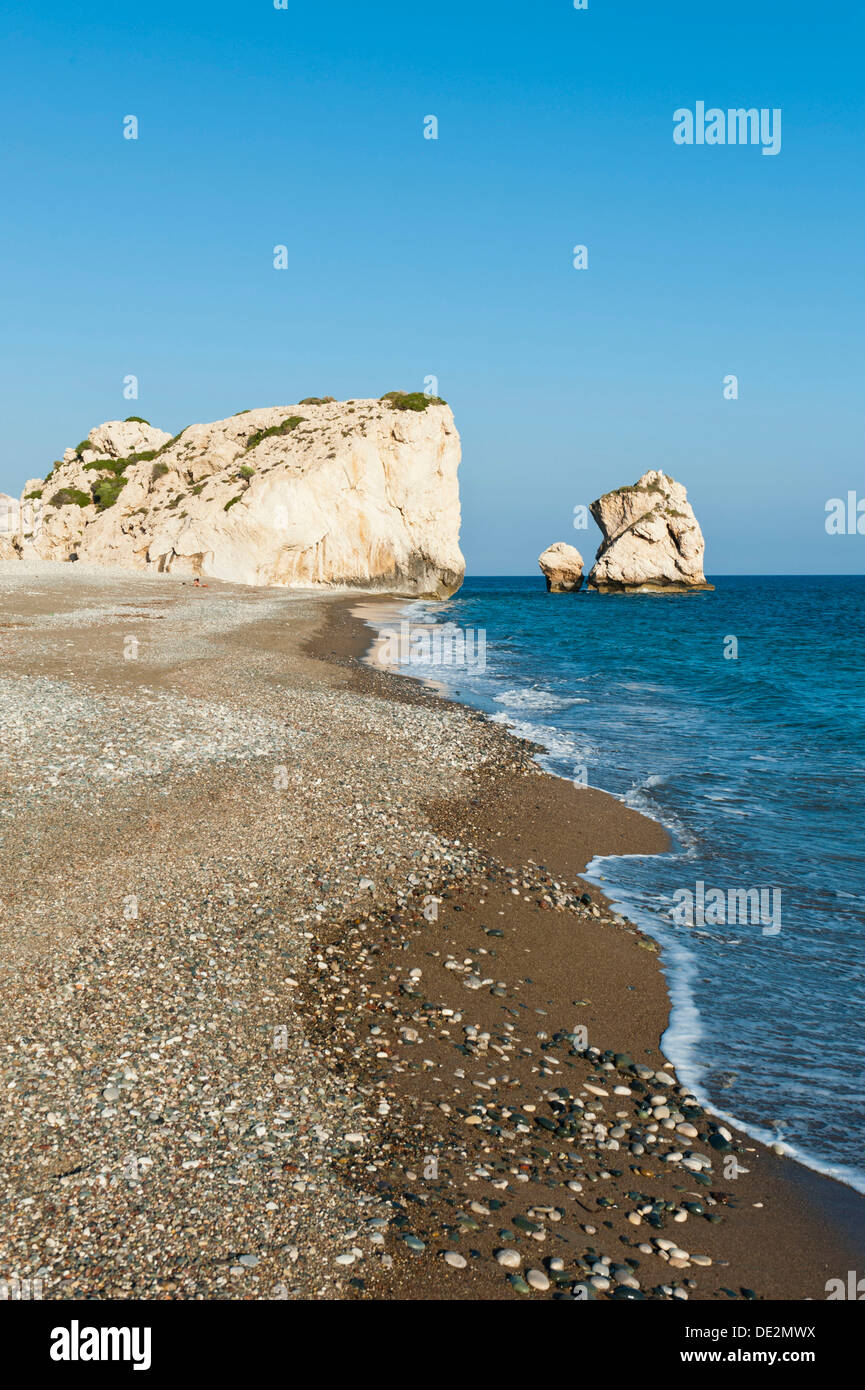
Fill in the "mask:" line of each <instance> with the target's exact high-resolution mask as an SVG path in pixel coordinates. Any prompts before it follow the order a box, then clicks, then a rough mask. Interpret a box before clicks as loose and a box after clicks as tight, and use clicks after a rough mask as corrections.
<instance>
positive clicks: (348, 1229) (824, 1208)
mask: <svg viewBox="0 0 865 1390" xmlns="http://www.w3.org/2000/svg"><path fill="white" fill-rule="evenodd" d="M0 594H2V597H3V606H4V626H3V632H2V641H0V684H2V687H3V697H4V698H3V702H2V704H0V736H2V739H3V741H4V746H5V747H6V749H7V750H8V751H7V756H6V760H5V762H4V777H3V779H0V839H2V840H3V842H4V843H3V863H2V869H0V902H2V903H3V912H2V913H0V962H2V964H0V977H2V989H3V1000H4V1010H3V1013H2V1017H0V1094H2V1095H3V1097H4V1101H3V1105H2V1107H0V1110H2V1123H3V1126H4V1132H5V1137H6V1164H5V1168H4V1174H3V1178H2V1183H0V1189H2V1196H3V1198H4V1201H3V1207H2V1216H0V1277H2V1278H5V1279H8V1278H10V1277H12V1278H20V1279H33V1278H38V1279H39V1280H40V1281H44V1284H45V1292H44V1294H43V1297H45V1298H47V1299H61V1300H63V1299H81V1298H85V1299H121V1300H122V1299H131V1300H150V1299H171V1300H184V1299H194V1300H225V1301H230V1300H270V1299H282V1298H289V1299H293V1300H304V1299H330V1300H345V1299H355V1298H358V1299H379V1300H401V1299H406V1300H415V1299H424V1300H450V1299H460V1300H469V1301H471V1300H480V1301H483V1300H488V1299H490V1300H498V1299H505V1298H517V1299H519V1298H526V1297H529V1296H531V1297H534V1298H538V1297H542V1298H546V1297H553V1298H574V1297H578V1298H579V1297H583V1296H588V1297H594V1296H600V1297H601V1298H608V1297H612V1298H614V1299H615V1300H619V1299H622V1298H630V1297H647V1298H651V1299H676V1300H678V1299H682V1298H691V1299H713V1298H720V1299H723V1300H727V1299H731V1298H732V1299H740V1298H750V1297H751V1296H754V1297H757V1298H788V1299H801V1298H807V1297H810V1298H823V1297H825V1285H826V1281H827V1280H828V1279H829V1278H841V1279H844V1278H845V1277H846V1274H847V1271H848V1270H850V1269H856V1268H857V1267H859V1265H861V1263H862V1259H863V1251H865V1238H863V1237H862V1217H863V1211H865V1202H863V1200H862V1199H861V1198H860V1197H859V1196H858V1194H856V1193H855V1192H853V1191H852V1189H849V1188H847V1187H844V1186H843V1185H841V1184H839V1183H837V1182H834V1181H833V1180H831V1179H826V1178H820V1177H818V1176H817V1175H815V1174H813V1173H811V1171H810V1170H808V1169H804V1168H801V1167H800V1165H798V1164H796V1163H794V1162H793V1161H792V1160H789V1159H778V1158H776V1157H775V1156H774V1155H773V1154H771V1153H770V1152H769V1151H767V1150H765V1149H764V1148H763V1147H762V1146H761V1145H759V1144H757V1143H755V1142H753V1141H751V1140H749V1139H748V1138H747V1136H743V1135H740V1134H733V1137H732V1144H733V1147H734V1150H735V1155H736V1158H737V1161H738V1162H739V1163H741V1164H742V1166H743V1167H744V1168H746V1169H748V1170H749V1171H748V1172H747V1173H743V1174H742V1175H741V1176H738V1177H737V1178H736V1179H735V1180H732V1179H731V1180H727V1179H725V1177H724V1175H723V1172H722V1169H723V1164H724V1161H725V1159H726V1158H727V1157H728V1155H727V1154H726V1153H720V1152H716V1151H715V1150H714V1149H713V1148H712V1147H711V1145H710V1144H709V1143H708V1137H709V1136H710V1135H711V1134H713V1133H715V1132H716V1130H715V1126H714V1121H713V1118H712V1117H711V1116H710V1115H708V1114H704V1113H703V1112H702V1111H701V1110H700V1108H699V1107H696V1108H695V1107H692V1106H691V1105H690V1103H689V1102H688V1100H687V1096H686V1094H685V1093H684V1092H683V1091H682V1089H681V1088H679V1087H677V1082H676V1078H675V1077H674V1075H673V1073H672V1068H671V1067H670V1066H669V1064H668V1063H667V1061H666V1059H665V1058H664V1057H663V1055H662V1053H661V1051H660V1040H661V1036H662V1034H663V1032H664V1028H665V1027H666V1022H667V1019H668V1016H669V996H668V993H667V988H666V984H665V981H664V977H663V974H662V971H661V969H660V968H659V961H658V948H657V946H656V944H655V943H654V942H653V941H651V940H650V938H649V937H648V936H646V935H645V934H644V933H642V932H641V931H640V930H639V929H638V928H637V927H635V926H634V925H633V924H631V923H629V922H627V921H626V920H624V919H623V918H621V917H620V915H619V914H617V913H615V912H613V911H612V910H611V909H610V908H609V906H608V904H607V902H606V899H605V898H604V897H603V895H602V894H600V893H599V891H598V889H597V888H596V887H595V886H593V885H591V884H587V883H586V881H585V880H584V878H583V877H582V870H583V868H584V867H585V864H586V863H587V861H588V860H589V859H591V858H592V857H593V856H595V855H597V854H599V853H607V854H615V853H623V852H633V851H635V850H636V851H637V852H641V853H649V852H652V851H657V850H659V849H662V848H663V847H664V845H665V844H666V834H665V832H663V831H662V829H661V827H659V826H658V824H657V823H656V822H654V821H650V820H647V819H646V818H645V817H643V816H641V815H640V814H639V813H637V812H636V811H632V810H630V809H629V808H627V807H624V806H622V804H621V803H620V802H618V801H616V800H615V798H613V797H611V796H609V795H608V794H607V793H605V792H601V791H595V790H594V789H591V788H582V789H579V790H578V789H576V788H575V787H573V786H572V785H571V784H570V783H565V782H563V781H562V780H561V779H558V778H554V777H552V776H551V775H549V774H547V773H545V772H543V771H542V770H541V769H540V768H539V767H538V765H537V762H536V761H535V753H536V751H537V750H536V748H535V746H534V745H530V744H528V743H525V742H524V741H522V740H520V739H518V738H516V737H515V736H514V735H512V734H511V733H509V732H508V731H506V730H505V729H504V728H503V727H501V726H500V725H494V724H492V723H491V722H490V721H489V720H487V719H486V718H485V717H484V716H483V715H482V714H480V713H478V712H476V711H474V710H471V709H470V708H469V707H467V706H465V705H461V704H459V703H458V702H457V701H452V700H451V699H449V698H448V699H442V698H441V697H440V696H438V695H436V694H435V693H434V692H432V691H430V690H429V689H427V688H425V687H423V686H422V685H421V684H420V682H418V681H417V680H415V679H414V678H412V677H403V676H400V675H393V674H391V673H389V672H386V671H384V670H379V669H376V668H375V667H370V666H368V665H366V664H365V663H364V662H363V660H362V657H363V654H364V652H365V651H366V649H367V648H368V646H369V644H370V634H369V630H368V629H367V627H366V626H365V624H364V623H363V622H362V621H361V620H360V619H359V618H358V617H356V616H355V615H353V613H352V609H353V608H354V607H356V606H357V605H358V604H359V603H362V602H363V601H364V596H363V595H357V594H355V595H351V596H348V595H332V594H326V593H325V594H323V593H319V592H307V593H302V594H301V593H296V592H295V593H291V594H285V593H280V592H274V591H272V590H260V589H259V590H256V589H244V588H241V587H239V586H232V585H221V584H217V583H214V584H212V585H209V586H208V587H207V588H202V589H198V590H197V589H194V588H192V587H191V586H190V585H189V584H186V583H184V582H183V581H179V580H177V579H172V578H170V577H165V578H162V577H158V576H157V577H151V578H149V579H148V581H147V582H146V584H141V582H140V581H139V579H138V577H137V576H129V575H127V576H123V575H117V574H110V575H109V574H105V575H94V574H92V573H86V572H82V571H78V570H77V567H74V566H73V567H62V566H58V567H57V568H56V569H53V570H51V571H40V572H39V573H38V574H28V573H26V572H22V571H18V572H16V573H15V574H4V573H3V572H2V571H0ZM376 602H381V600H380V599H378V597H377V598H376ZM133 635H134V636H135V637H136V645H135V654H134V659H129V657H128V655H127V653H128V649H129V645H130V640H131V637H132V636H133ZM13 818H14V826H15V829H14V834H13V833H12V825H13ZM586 898H588V901H586V900H585V899H586ZM582 1029H585V1030H586V1032H587V1039H586V1040H585V1041H587V1045H588V1048H589V1049H592V1048H597V1049H598V1052H597V1053H594V1054H593V1053H592V1052H591V1051H589V1052H585V1050H583V1049H584V1040H583V1039H582V1034H581V1030H582ZM604 1053H607V1058H608V1059H607V1060H605V1058H604V1056H603V1055H601V1054H604ZM626 1054H627V1055H626ZM659 1078H660V1079H659ZM656 1092H662V1094H659V1095H658V1100H657V1103H656V1104H655V1106H654V1109H653V1113H654V1114H655V1116H656V1117H655V1119H652V1117H651V1116H650V1115H645V1116H643V1117H642V1118H641V1115H640V1112H641V1110H644V1109H648V1108H649V1106H648V1103H649V1100H650V1098H651V1097H652V1096H653V1094H655V1093H656ZM15 1097H20V1098H21V1099H17V1100H16V1099H14V1098H15ZM662 1102H663V1104H662ZM680 1107H682V1109H681V1110H680ZM665 1110H666V1111H668V1112H669V1114H665V1113H664V1111H665ZM684 1111H687V1114H684V1113H683V1112H684ZM680 1117H681V1118H680ZM691 1121H693V1125H691ZM683 1124H684V1125H685V1127H686V1130H685V1131H683V1130H682V1129H681V1128H680V1127H677V1126H681V1125H683ZM599 1126H603V1128H602V1129H600V1128H598V1127H599ZM691 1129H693V1135H694V1136H696V1137H691ZM668 1154H672V1155H674V1156H673V1157H672V1158H667V1155H668ZM676 1154H678V1155H679V1157H675V1155H676ZM690 1154H692V1155H694V1157H693V1158H689V1155H690ZM683 1160H686V1162H683ZM688 1163H690V1164H691V1166H690V1168H689V1167H688V1166H687V1165H688ZM707 1165H711V1166H707ZM629 1194H630V1195H629ZM686 1204H687V1205H686ZM637 1208H641V1209H642V1214H641V1215H640V1216H639V1224H636V1221H635V1218H636V1217H637V1215H638V1212H637ZM121 1233H122V1238H121ZM662 1241H663V1242H666V1244H665V1245H664V1246H662V1245H660V1244H658V1242H662ZM503 1248H507V1249H509V1250H511V1251H513V1252H514V1254H513V1256H512V1257H508V1258H509V1259H511V1263H510V1264H504V1265H503V1264H501V1263H499V1262H498V1261H497V1259H496V1253H497V1252H499V1251H501V1249H503ZM671 1251H672V1252H676V1251H681V1252H682V1254H681V1255H680V1254H678V1253H672V1254H671V1253H670V1252H671ZM685 1255H687V1257H688V1258H684V1256H685ZM514 1260H516V1262H517V1264H516V1265H514V1263H513V1261H514ZM604 1260H606V1261H609V1262H610V1263H609V1264H605V1263H604ZM604 1270H606V1271H608V1273H603V1272H601V1271H604ZM529 1271H532V1273H531V1277H530V1278H529ZM524 1275H525V1276H526V1278H525V1279H524V1277H523V1276H524ZM592 1280H594V1281H595V1282H594V1284H593V1283H592V1282H591V1281H592ZM574 1289H576V1290H577V1292H576V1293H574V1292H573V1290H574Z"/></svg>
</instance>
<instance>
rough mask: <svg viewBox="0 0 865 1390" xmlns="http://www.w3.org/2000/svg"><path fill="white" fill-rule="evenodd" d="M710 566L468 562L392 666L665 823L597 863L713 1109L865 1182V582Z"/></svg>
mask: <svg viewBox="0 0 865 1390" xmlns="http://www.w3.org/2000/svg"><path fill="white" fill-rule="evenodd" d="M710 582H711V583H712V584H714V586H715V588H714V590H712V591H709V592H700V593H696V592H695V593H676V594H673V593H671V594H596V593H589V592H587V591H582V592H580V593H577V594H548V593H547V592H546V588H545V584H544V580H543V578H542V576H540V575H539V576H538V577H537V578H534V577H531V576H529V577H525V576H520V577H516V578H467V579H466V581H465V583H464V584H463V586H462V588H461V589H460V590H459V592H458V593H457V594H456V595H455V596H454V597H453V598H452V599H450V600H448V601H445V602H425V601H424V602H411V603H408V604H407V605H406V606H405V607H404V608H403V609H402V610H401V611H400V613H399V619H398V622H395V621H394V620H393V619H391V620H390V621H387V622H383V623H382V622H381V621H380V622H379V627H380V628H382V627H383V628H384V629H385V634H384V635H385V637H386V638H388V639H389V640H388V647H389V650H388V653H387V659H388V662H389V664H390V665H392V666H396V667H398V668H399V669H401V670H402V671H403V672H404V673H405V674H407V675H413V676H416V677H418V678H420V679H424V680H430V681H433V682H435V684H436V686H437V687H438V688H439V689H440V690H441V691H442V692H443V693H444V694H445V695H447V696H449V697H452V698H454V699H458V700H460V701H462V702H464V703H466V704H469V705H472V706H474V707H476V708H477V709H479V710H482V711H483V712H484V713H485V714H486V715H487V716H488V717H489V718H490V719H492V720H494V721H495V722H496V723H499V724H502V725H504V726H505V727H506V728H507V729H509V730H511V731H512V732H513V733H514V734H515V735H518V736H521V737H524V738H528V739H531V740H533V741H534V742H535V743H537V744H538V745H539V746H540V748H541V749H543V752H542V753H541V754H539V761H540V763H541V764H542V766H543V767H544V768H546V769H547V770H548V771H549V772H551V773H553V774H555V775H556V776H559V777H563V778H568V779H569V780H570V781H572V782H573V783H574V785H575V786H576V787H577V788H579V787H582V786H585V785H589V786H593V787H599V788H602V789H603V790H604V791H607V792H610V793H612V795H613V796H615V797H617V798H618V799H619V800H620V801H622V802H624V803H625V804H626V805H627V806H631V807H634V808H635V809H637V810H639V811H642V812H644V813H645V814H646V815H647V816H651V817H654V819H656V820H658V821H660V822H661V823H662V824H663V825H664V826H666V827H667V829H668V831H669V833H670V836H671V842H672V845H671V849H670V851H669V853H666V854H662V855H655V856H640V855H636V856H633V855H621V856H616V857H614V858H610V857H608V858H603V859H601V858H598V859H595V860H593V861H592V863H591V865H590V866H589V868H588V872H587V875H586V877H588V878H589V879H590V880H591V881H592V882H594V883H596V884H597V885H598V886H599V887H600V888H602V889H603V891H604V893H605V894H606V895H607V896H608V897H609V898H610V899H611V900H612V902H613V903H614V904H615V905H616V907H617V908H618V909H619V910H620V911H621V912H623V913H624V914H626V915H627V916H628V917H629V918H630V919H631V920H632V921H634V922H636V923H637V924H638V925H639V926H640V927H641V928H643V929H644V930H645V931H646V932H647V933H648V934H650V935H651V936H652V937H653V938H655V939H656V940H657V941H658V943H659V944H660V946H661V947H662V951H661V960H662V965H663V969H664V971H665V974H666V978H667V982H668V987H669V992H670V997H671V1000H672V1013H671V1021H670V1026H669V1029H668V1031H667V1033H666V1035H665V1037H664V1039H663V1047H664V1051H665V1053H666V1055H667V1056H668V1057H669V1058H670V1059H671V1060H672V1061H673V1062H674V1063H675V1065H676V1068H677V1071H678V1073H679V1076H680V1077H681V1079H682V1080H683V1081H684V1082H685V1083H686V1084H687V1085H689V1086H690V1087H691V1088H692V1089H693V1090H694V1092H695V1094H697V1095H698V1096H699V1097H700V1099H701V1101H702V1102H703V1103H704V1104H706V1105H708V1106H710V1107H711V1108H712V1110H713V1111H714V1112H715V1113H716V1114H718V1115H720V1116H722V1117H726V1118H727V1119H729V1120H731V1121H734V1122H735V1123H736V1124H737V1125H738V1126H739V1127H740V1128H743V1129H744V1130H746V1131H747V1132H748V1133H750V1134H752V1135H753V1136H755V1137H757V1138H759V1139H761V1140H763V1141H764V1142H767V1143H780V1144H782V1145H783V1146H784V1148H785V1150H786V1151H787V1152H789V1153H791V1154H792V1155H793V1156H795V1157H797V1158H799V1159H800V1160H801V1161H802V1162H804V1163H805V1164H807V1165H808V1166H810V1167H812V1168H815V1169H817V1170H818V1171H821V1172H823V1173H827V1174H830V1175H831V1176H833V1177H836V1178H838V1179H839V1180H841V1181H843V1182H845V1183H848V1184H850V1185H851V1186H852V1187H854V1188H856V1189H857V1190H858V1191H860V1192H865V1155H863V1134H865V1124H863V1120H865V834H863V830H865V814H863V801H865V795H863V788H865V617H863V614H865V577H862V576H855V577H840V578H839V577H820V576H807V577H802V576H796V577H791V576H786V575H777V576H766V575H758V576H746V575H736V576H723V575H722V576H715V577H710ZM403 623H405V624H407V628H403V627H402V624H403ZM400 630H401V639H400V640H396V637H397V632H398V631H400ZM406 633H408V634H409V636H408V639H406Z"/></svg>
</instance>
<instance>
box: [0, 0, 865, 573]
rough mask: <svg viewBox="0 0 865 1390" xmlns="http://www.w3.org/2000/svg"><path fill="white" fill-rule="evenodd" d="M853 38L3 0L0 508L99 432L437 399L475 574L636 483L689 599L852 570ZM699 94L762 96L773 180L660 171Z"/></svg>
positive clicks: (510, 10)
mask: <svg viewBox="0 0 865 1390" xmlns="http://www.w3.org/2000/svg"><path fill="white" fill-rule="evenodd" d="M863 39H865V21H863V17H862V11H861V7H860V6H857V5H854V4H853V3H852V0H851V2H850V3H846V4H843V5H842V4H824V5H822V6H819V7H816V6H814V5H813V4H810V3H809V4H805V3H786V4H781V3H776V2H775V0H760V3H757V4H755V3H754V0H728V3H727V4H725V5H723V6H721V5H711V6H710V5H704V6H700V7H698V8H693V7H685V6H678V5H672V4H669V3H663V4H662V3H656V4H652V3H642V4H641V3H637V0H589V5H588V9H587V10H585V11H577V10H574V8H573V3H572V0H556V3H543V4H535V5H528V4H525V3H520V4H515V3H495V4H493V3H488V0H474V2H473V3H471V4H467V3H466V0H461V3H457V2H456V0H439V3H436V4H434V5H422V6H406V5H404V4H392V3H375V4H370V5H366V6H361V5H357V4H349V3H345V2H344V0H335V2H334V3H330V4H327V5H320V6H315V5H301V4H300V3H297V0H289V8H288V10H286V11H280V10H275V9H274V7H273V3H272V0H243V3H241V0H237V3H235V4H226V3H218V0H212V2H210V3H203V2H202V0H185V3H177V0H175V3H163V2H162V0H158V2H151V3H148V0H138V3H136V4H135V5H131V6H124V5H117V4H116V3H111V4H109V3H102V0H95V2H94V0H89V3H86V4H84V5H83V7H79V6H75V7H73V6H70V5H68V4H59V3H46V4H41V5H39V6H38V7H36V6H33V5H32V4H31V3H27V4H24V3H20V0H7V3H6V4H5V6H4V12H3V17H2V20H0V119H2V130H3V137H2V142H0V168H2V187H3V211H2V215H0V276H2V303H3V314H2V323H3V331H2V335H0V391H2V413H3V431H2V444H0V490H5V491H10V492H17V490H18V489H19V487H20V486H21V484H22V483H23V481H24V479H25V478H28V477H31V476H36V475H37V474H42V473H44V472H45V471H46V469H47V468H48V467H50V464H51V462H52V460H53V459H54V458H56V457H57V456H58V455H59V453H60V451H61V450H62V449H63V448H64V447H66V446H68V445H70V444H75V443H77V441H78V440H79V439H80V438H81V437H82V436H83V435H84V434H86V433H87V431H88V430H89V429H90V428H91V427H92V426H93V425H95V424H97V423H99V422H100V421H102V420H104V419H111V418H118V417H119V418H122V417H124V416H126V415H129V414H140V415H143V416H145V417H146V418H147V419H149V420H151V421H152V422H153V423H154V424H158V425H160V426H161V427H163V428H165V429H169V430H171V431H172V432H174V431H176V430H178V429H180V428H181V427H183V426H184V425H186V424H189V423H191V422H192V421H195V420H210V419H218V418H221V417H223V416H226V415H229V414H232V413H233V412H235V411H237V410H241V409H245V408H248V407H252V406H257V405H276V404H283V403H286V404H288V403H292V402H294V401H296V400H298V399H299V398H300V397H302V396H305V395H310V394H322V395H323V394H327V395H334V396H337V397H351V396H366V395H374V396H378V395H381V394H382V393H383V392H384V391H386V390H389V389H391V388H394V387H400V388H404V389H409V390H417V389H422V388H423V383H424V378H425V377H426V376H428V375H435V376H436V377H437V378H438V382H439V391H440V394H441V395H443V396H444V397H445V398H446V399H447V400H448V402H449V403H450V404H451V405H452V406H453V409H454V412H455V415H456V420H457V425H458V427H459V430H460V433H461V436H462V440H463V465H462V474H461V477H462V497H463V516H464V520H463V549H464V551H465V553H466V557H467V561H468V565H469V570H470V571H471V572H473V573H475V574H492V573H530V572H532V571H534V570H535V569H536V559H537V555H538V553H539V552H540V551H541V550H542V549H543V548H544V547H545V546H546V545H548V544H549V543H550V542H552V541H555V540H570V541H573V542H575V543H576V544H577V545H578V546H579V548H580V549H581V550H582V551H583V553H584V555H585V556H586V557H587V558H588V557H589V556H590V555H591V554H593V552H594V549H595V546H596V543H597V533H596V531H595V529H594V526H593V523H590V530H589V531H588V532H585V531H584V532H574V531H573V529H572V525H571V518H572V514H573V509H574V507H575V506H577V505H578V504H581V503H587V502H588V501H590V500H591V499H592V498H593V497H596V496H597V495H598V494H599V493H601V492H603V491H606V490H608V489H609V488H612V487H616V486H619V485H621V484H622V483H625V482H630V481H633V480H634V479H636V478H637V477H638V476H639V474H640V473H642V472H643V471H644V470H645V469H646V468H653V467H660V468H664V469H665V470H667V471H668V472H670V473H671V474H672V475H673V476H674V477H676V478H678V479H679V480H680V481H681V482H683V483H684V484H685V486H686V487H687V488H688V491H689V496H690V498H691V501H692V502H693V504H694V507H695V510H696V512H697V515H698V518H699V519H700V521H701V523H702V526H703V530H704V532H705V534H706V538H707V547H708V548H707V570H708V571H709V572H710V573H758V572H781V573H795V572H802V573H809V572H811V573H861V572H862V570H863V556H865V536H858V535H854V536H828V535H827V534H826V531H825V527H824V520H825V503H826V501H827V499H829V498H830V497H834V496H843V497H846V494H847V492H848V491H849V490H850V489H854V490H855V489H858V493H859V495H860V496H863V497H865V469H863V467H862V448H863V444H862V440H863V428H862V426H863V419H862V416H863V406H862V401H863V392H862V381H863V374H865V361H863V351H862V342H863V327H862V326H863V308H865V305H863V298H865V296H863V271H862V262H861V258H862V228H863V212H865V192H863V179H862V168H863V158H862V156H863V105H865V101H863V84H862V81H861V54H862V51H863ZM698 100H705V101H706V103H707V105H709V106H712V105H716V106H718V107H721V108H726V107H728V106H734V107H735V106H745V107H752V106H755V107H773V108H774V107H780V108H781V110H782V137H783V138H782V149H781V152H780V154H778V155H777V156H776V157H766V156H763V155H762V154H761V151H760V149H759V148H756V147H750V146H747V147H733V146H720V147H714V148H710V147H707V146H703V147H697V146H693V147H680V146H677V145H675V144H674V143H673V139H672V131H673V112H674V110H676V109H677V108H679V107H690V108H691V109H693V108H694V106H695V103H696V102H697V101H698ZM129 114H134V115H136V116H137V117H138V120H139V123H140V124H139V139H138V140H137V141H130V140H124V139H123V136H122V123H123V118H124V116H126V115H129ZM430 114H432V115H435V116H436V117H437V118H438V122H439V138H438V140H435V141H433V140H425V139H424V138H423V121H424V117H425V116H427V115H430ZM578 243H579V244H585V245H586V246H587V247H588V249H589V268H588V270H585V271H577V270H575V269H574V268H573V266H572V247H573V246H574V245H576V244H578ZM277 244H285V245H286V246H287V247H288V250H289V260H290V265H289V269H288V270H287V271H276V270H274V269H273V247H274V246H275V245H277ZM128 373H134V374H135V375H136V376H137V377H138V378H139V381H140V396H139V399H138V400H137V401H126V400H124V399H123V396H122V384H123V379H124V377H125V376H126V375H127V374H128ZM729 373H734V374H736V376H737V377H738V380H739V399H738V400H736V401H727V400H724V398H723V380H724V377H725V376H726V375H727V374H729Z"/></svg>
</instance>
